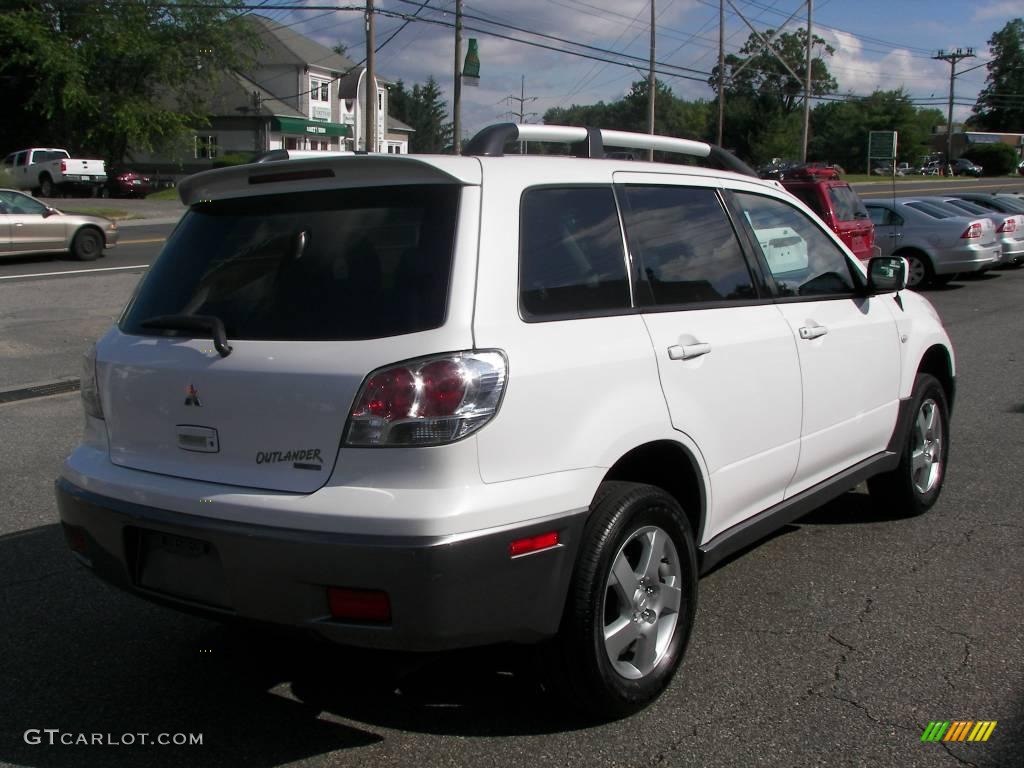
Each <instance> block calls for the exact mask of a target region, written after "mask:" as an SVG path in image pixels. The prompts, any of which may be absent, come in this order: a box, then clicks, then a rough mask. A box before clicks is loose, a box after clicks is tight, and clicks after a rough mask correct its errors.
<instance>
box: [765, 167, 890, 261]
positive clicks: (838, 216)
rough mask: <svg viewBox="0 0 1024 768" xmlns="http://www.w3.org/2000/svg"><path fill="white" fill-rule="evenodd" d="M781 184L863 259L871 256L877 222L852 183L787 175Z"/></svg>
mask: <svg viewBox="0 0 1024 768" xmlns="http://www.w3.org/2000/svg"><path fill="white" fill-rule="evenodd" d="M782 186H784V187H785V188H786V189H787V190H788V191H789V192H791V193H792V194H794V195H796V196H797V197H798V198H799V199H800V200H802V201H803V203H804V205H806V206H807V207H808V208H810V209H811V210H812V211H814V212H815V213H816V214H818V217H819V218H820V219H821V220H822V221H823V222H825V224H826V226H828V228H829V229H831V230H832V231H833V232H835V233H836V234H837V235H839V237H840V238H841V239H842V241H843V242H844V243H845V244H846V247H847V248H849V249H850V250H851V251H853V255H854V256H856V257H857V258H858V259H861V260H862V261H867V260H868V259H870V258H871V256H872V255H873V251H874V247H875V225H874V224H873V223H872V222H871V219H870V218H869V217H868V212H867V209H865V208H864V204H863V203H862V202H861V200H860V197H858V196H857V193H856V192H854V191H853V188H852V187H851V186H850V185H849V184H847V183H846V182H845V181H799V180H794V179H786V180H785V181H783V182H782Z"/></svg>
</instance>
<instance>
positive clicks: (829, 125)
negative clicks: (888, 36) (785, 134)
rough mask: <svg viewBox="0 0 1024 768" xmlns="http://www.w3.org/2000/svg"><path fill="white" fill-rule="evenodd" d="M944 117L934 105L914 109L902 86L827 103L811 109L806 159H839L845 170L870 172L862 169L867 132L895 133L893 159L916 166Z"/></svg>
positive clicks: (832, 160) (865, 160) (834, 161)
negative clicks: (861, 96) (894, 155)
mask: <svg viewBox="0 0 1024 768" xmlns="http://www.w3.org/2000/svg"><path fill="white" fill-rule="evenodd" d="M944 121H945V118H944V117H943V115H942V112H941V111H940V110H938V109H917V108H916V107H915V106H914V104H913V102H912V101H911V99H910V96H909V95H907V93H905V92H904V91H903V90H902V89H898V90H895V91H875V92H874V93H872V94H871V95H870V96H866V97H863V98H851V99H848V100H845V101H831V102H826V103H824V104H819V105H818V106H816V107H815V108H814V109H813V110H811V139H810V142H809V143H808V147H807V157H808V159H810V160H826V161H829V162H833V163H838V164H839V165H841V166H843V167H844V168H846V169H847V170H854V169H857V170H862V171H864V172H870V171H869V169H868V168H867V167H866V166H867V153H868V134H869V133H870V132H871V131H896V132H897V133H898V143H897V155H898V157H897V160H898V161H905V162H908V163H910V164H911V165H914V164H915V163H916V162H917V160H918V158H919V157H920V156H921V155H925V154H927V153H928V152H929V150H930V148H929V145H928V139H929V137H930V136H931V134H932V132H933V129H934V127H935V126H936V125H941V124H943V123H944Z"/></svg>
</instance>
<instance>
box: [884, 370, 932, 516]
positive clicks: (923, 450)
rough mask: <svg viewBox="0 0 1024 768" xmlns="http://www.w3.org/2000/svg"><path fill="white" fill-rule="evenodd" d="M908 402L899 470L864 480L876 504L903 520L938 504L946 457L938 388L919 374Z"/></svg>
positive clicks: (925, 374)
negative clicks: (907, 421) (894, 512)
mask: <svg viewBox="0 0 1024 768" xmlns="http://www.w3.org/2000/svg"><path fill="white" fill-rule="evenodd" d="M911 400H912V403H911V413H912V414H913V415H912V417H911V419H912V420H911V423H910V427H909V429H908V431H907V436H906V439H905V441H904V444H903V448H902V452H901V454H900V463H899V466H898V467H896V469H894V470H892V471H891V472H886V473H884V474H881V475H876V476H875V477H872V478H871V479H869V480H868V491H869V492H870V493H871V497H872V499H873V500H874V502H875V503H876V504H881V505H884V506H888V507H891V508H892V509H893V510H895V511H898V512H899V513H900V514H902V515H906V516H916V515H921V514H924V513H925V512H927V511H928V510H929V509H931V508H932V506H933V505H934V504H935V502H936V501H938V499H939V494H940V493H942V486H943V483H944V482H945V479H946V463H947V459H948V457H949V406H948V404H947V402H946V392H945V390H944V389H943V388H942V384H941V383H939V380H938V379H936V378H935V377H934V376H932V375H931V374H927V373H919V374H918V375H917V378H916V379H915V380H914V391H913V394H912V395H911Z"/></svg>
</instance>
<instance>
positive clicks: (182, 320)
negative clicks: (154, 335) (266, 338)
mask: <svg viewBox="0 0 1024 768" xmlns="http://www.w3.org/2000/svg"><path fill="white" fill-rule="evenodd" d="M142 327H143V328H163V329H165V330H168V331H209V332H210V333H212V334H213V346H214V348H216V350H217V352H218V354H220V356H221V357H227V356H228V355H230V354H231V345H230V344H228V336H227V332H226V331H225V330H224V323H223V322H222V321H221V319H220V318H219V317H215V316H213V315H158V316H156V317H151V318H149V319H148V320H143V321H142Z"/></svg>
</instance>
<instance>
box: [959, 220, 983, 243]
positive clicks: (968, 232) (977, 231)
mask: <svg viewBox="0 0 1024 768" xmlns="http://www.w3.org/2000/svg"><path fill="white" fill-rule="evenodd" d="M960 237H966V238H969V239H973V238H975V237H981V222H980V221H976V222H974V223H973V224H971V226H969V227H968V228H967V229H965V230H964V233H963V234H962V235H960Z"/></svg>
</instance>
